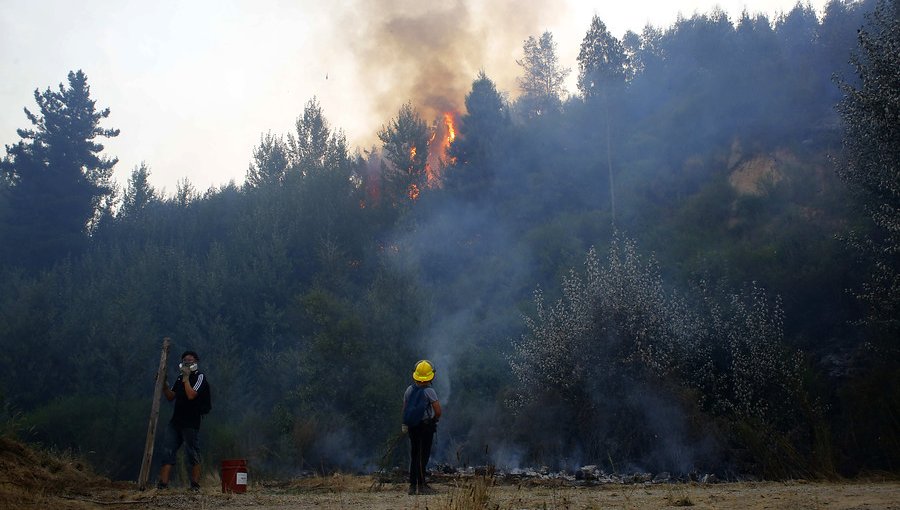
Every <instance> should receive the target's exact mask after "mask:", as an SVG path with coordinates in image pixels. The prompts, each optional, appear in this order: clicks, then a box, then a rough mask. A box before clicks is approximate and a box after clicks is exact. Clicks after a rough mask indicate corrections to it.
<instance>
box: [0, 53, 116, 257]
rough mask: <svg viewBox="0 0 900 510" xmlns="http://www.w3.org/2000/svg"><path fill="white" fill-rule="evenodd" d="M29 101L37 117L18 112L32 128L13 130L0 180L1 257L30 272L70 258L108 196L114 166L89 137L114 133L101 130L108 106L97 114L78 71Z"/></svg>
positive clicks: (85, 81) (111, 189)
mask: <svg viewBox="0 0 900 510" xmlns="http://www.w3.org/2000/svg"><path fill="white" fill-rule="evenodd" d="M34 99H35V101H36V102H37V104H38V107H39V112H38V113H32V112H31V111H29V110H28V109H27V108H26V109H25V115H26V116H27V118H28V120H29V121H30V122H31V124H32V126H33V127H32V129H20V130H18V134H19V136H20V137H21V138H22V139H21V140H20V141H19V142H18V143H17V144H15V145H12V146H9V145H8V146H6V157H5V158H3V160H2V161H0V173H2V175H3V180H4V181H5V182H6V186H5V187H4V188H3V192H4V194H5V195H6V197H5V198H6V200H5V202H6V210H5V212H4V215H3V218H2V224H0V232H2V237H3V242H2V243H0V244H2V246H3V248H0V250H2V260H3V262H5V263H8V264H12V265H19V266H27V267H31V268H37V267H46V266H47V265H50V264H52V263H53V262H55V261H57V260H60V259H62V258H64V257H66V256H68V255H72V254H76V253H78V252H79V251H80V250H81V248H82V247H83V246H84V244H85V243H86V240H87V234H89V233H90V231H91V229H92V227H93V226H95V225H96V224H97V222H98V221H99V219H100V216H101V215H102V214H104V213H105V212H106V207H105V206H106V204H107V203H108V202H109V200H110V198H111V197H112V196H113V193H114V188H113V186H112V183H111V175H112V169H113V166H114V165H115V164H116V162H117V161H118V160H117V159H116V158H112V159H110V158H107V157H106V156H101V155H100V153H101V152H102V151H103V149H104V147H103V145H102V144H100V143H97V142H96V141H95V140H96V139H97V138H98V137H114V136H118V135H119V130H117V129H104V128H101V127H100V122H101V120H102V119H105V118H106V117H108V116H109V108H107V109H104V110H99V111H98V110H97V109H96V107H95V101H94V100H92V99H91V98H90V87H88V84H87V76H86V75H85V74H84V73H83V72H82V71H80V70H79V71H78V72H69V75H68V87H66V86H64V85H63V84H60V85H59V90H58V91H53V90H51V89H50V88H48V89H47V90H45V91H44V92H40V91H39V90H35V91H34Z"/></svg>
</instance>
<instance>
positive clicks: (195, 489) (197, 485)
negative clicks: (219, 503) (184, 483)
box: [191, 482, 200, 492]
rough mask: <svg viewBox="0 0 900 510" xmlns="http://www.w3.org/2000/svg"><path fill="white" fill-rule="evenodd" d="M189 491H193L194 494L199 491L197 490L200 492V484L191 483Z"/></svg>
mask: <svg viewBox="0 0 900 510" xmlns="http://www.w3.org/2000/svg"><path fill="white" fill-rule="evenodd" d="M191 490H192V491H195V492H197V491H199V490H200V484H199V483H197V482H191Z"/></svg>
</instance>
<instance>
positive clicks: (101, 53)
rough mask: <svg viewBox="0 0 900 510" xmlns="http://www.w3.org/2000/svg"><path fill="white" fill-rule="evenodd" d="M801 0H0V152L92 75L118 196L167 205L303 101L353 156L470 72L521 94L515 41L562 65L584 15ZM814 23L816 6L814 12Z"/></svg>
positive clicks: (636, 24) (665, 21) (277, 128)
mask: <svg viewBox="0 0 900 510" xmlns="http://www.w3.org/2000/svg"><path fill="white" fill-rule="evenodd" d="M796 3H797V2H796V0H746V1H727V2H722V1H720V2H715V1H714V0H646V1H641V0H629V1H621V2H612V1H600V0H594V1H588V0H557V1H514V0H482V1H475V0H472V1H466V0H455V1H453V0H448V1H445V2H431V1H421V0H418V1H408V0H358V1H353V0H293V1H290V0H281V1H279V0H253V1H250V0H246V1H226V0H202V1H199V0H183V1H174V0H154V1H136V0H135V1H129V0H107V1H100V0H77V1H73V0H0V47H2V54H0V75H2V76H3V79H2V80H0V143H2V144H4V145H8V144H13V143H15V142H16V141H18V140H19V137H18V135H17V134H16V129H17V128H25V127H30V125H29V123H28V120H27V118H26V117H25V114H24V112H23V110H22V109H23V108H24V107H28V108H29V109H30V110H32V111H35V110H37V106H36V104H35V102H34V97H33V93H34V90H35V89H36V88H39V89H41V90H45V89H46V88H47V87H52V88H54V89H56V88H57V86H58V84H59V83H60V82H65V81H66V75H67V73H68V71H70V70H77V69H82V70H83V71H84V72H85V73H86V74H87V76H88V83H89V85H90V87H91V96H92V97H93V98H94V99H95V100H96V101H97V105H98V107H102V108H106V107H108V108H110V109H111V112H112V113H111V115H110V116H109V118H108V119H106V121H105V122H104V123H103V124H102V126H103V127H107V128H119V129H121V134H120V135H119V137H118V138H115V139H112V140H107V141H106V148H107V150H106V154H108V155H111V156H117V157H118V158H119V163H118V165H117V166H116V173H115V176H116V179H117V181H119V183H120V184H123V185H124V183H125V181H126V179H127V177H128V175H130V173H131V171H132V169H134V168H135V167H136V166H137V165H139V164H140V163H141V162H142V161H145V162H146V163H147V164H148V165H149V167H150V171H151V182H152V183H153V184H154V185H155V186H156V187H158V188H165V190H166V192H167V193H168V194H172V193H173V192H174V190H175V186H176V183H177V182H178V181H179V180H180V179H182V178H185V177H186V178H188V179H189V180H190V181H191V182H192V183H193V184H194V186H195V187H196V188H198V189H199V190H201V191H203V190H206V189H207V188H209V187H210V186H220V185H222V184H225V183H227V182H228V181H230V180H232V179H233V180H235V181H236V182H238V183H241V182H243V179H244V174H245V173H246V170H247V166H248V164H249V162H250V158H251V151H252V149H253V147H254V146H255V145H257V144H258V143H259V139H260V135H261V134H262V133H265V132H267V131H271V132H273V133H276V134H286V133H288V132H291V131H293V126H294V122H295V121H296V119H297V117H298V116H299V115H300V114H301V113H302V111H303V107H304V105H305V104H306V102H307V101H308V100H309V99H311V98H312V97H313V96H315V97H317V98H318V100H319V102H320V103H321V105H322V108H323V110H324V113H325V116H326V118H327V119H328V120H329V122H330V123H331V126H332V127H333V128H340V129H342V130H344V132H345V133H346V135H347V138H348V140H349V141H350V143H351V146H352V147H360V148H367V147H371V146H372V145H373V144H374V143H375V142H376V140H377V137H376V133H377V131H378V130H379V129H380V128H381V126H382V125H384V124H386V123H387V122H388V121H389V120H390V119H391V118H392V117H394V116H395V115H396V113H397V110H398V109H399V108H400V106H401V105H402V104H403V103H405V102H406V101H412V102H413V105H414V106H415V107H416V108H417V109H418V110H419V112H420V114H421V115H422V117H423V118H424V119H425V120H426V121H427V122H431V121H432V120H434V119H435V118H436V116H437V113H438V112H439V111H441V110H445V109H449V108H455V109H457V110H460V109H462V105H463V99H464V97H465V94H466V93H467V92H468V91H469V89H470V87H471V83H472V80H473V79H474V78H475V76H476V75H477V74H478V72H479V70H482V69H483V70H484V71H485V72H486V73H487V75H488V77H490V78H491V79H492V80H494V81H495V82H496V83H497V85H498V88H500V89H501V91H506V92H509V93H510V95H511V97H515V96H516V95H517V90H516V84H515V77H516V76H518V75H519V71H520V68H519V67H518V66H517V65H516V59H517V58H521V56H522V55H521V52H522V43H523V41H524V40H525V39H527V38H528V36H531V35H534V36H539V35H540V34H541V33H542V32H543V31H545V30H549V31H551V32H552V33H553V36H554V40H555V41H556V43H557V47H558V51H559V56H560V61H561V63H562V65H564V66H567V67H571V68H572V70H573V72H572V76H571V77H572V79H571V80H570V82H571V84H572V89H573V91H574V76H575V74H577V71H576V69H577V65H576V56H577V54H578V47H579V45H580V43H581V40H582V39H583V38H584V35H585V33H586V32H587V29H588V27H589V25H590V21H591V17H592V16H593V15H594V14H597V15H598V16H600V18H601V19H602V20H603V21H604V23H606V25H607V27H609V29H610V30H611V32H612V33H613V34H614V35H616V36H617V37H620V38H621V37H622V35H623V34H624V33H625V32H626V31H627V30H633V31H635V32H640V31H641V29H642V28H643V27H644V26H645V25H646V24H648V23H650V24H652V25H654V26H657V27H662V28H665V27H668V26H670V25H671V24H672V23H673V22H674V21H675V20H676V18H677V16H678V15H679V13H681V14H682V15H684V16H685V17H690V16H691V15H693V14H694V13H695V12H699V13H708V12H710V11H711V10H712V9H713V8H714V7H716V6H719V7H721V8H722V9H724V10H725V11H726V12H727V13H728V14H729V16H730V17H731V18H732V21H734V20H735V18H736V17H738V16H739V15H740V13H741V12H742V11H743V10H747V11H748V12H750V13H751V14H755V13H766V14H768V15H769V16H770V18H773V17H774V16H776V15H778V14H780V13H783V12H787V11H789V10H790V9H791V8H792V7H793V6H794V5H795V4H796ZM809 3H810V4H811V5H812V6H813V7H814V8H815V9H816V10H817V12H819V13H820V14H821V12H822V8H823V6H824V4H825V3H826V0H815V1H812V2H809Z"/></svg>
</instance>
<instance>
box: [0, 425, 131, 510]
mask: <svg viewBox="0 0 900 510" xmlns="http://www.w3.org/2000/svg"><path fill="white" fill-rule="evenodd" d="M128 485H129V484H116V483H113V482H111V481H110V480H108V479H106V478H103V477H101V476H98V475H96V474H95V473H94V472H93V471H91V469H90V468H89V466H88V465H87V464H86V463H85V462H83V461H81V460H80V459H78V458H76V457H74V456H72V455H71V454H69V453H62V454H54V453H51V452H45V451H41V450H36V449H34V448H31V447H28V446H26V445H24V444H22V443H20V442H18V441H16V440H13V439H10V438H9V437H6V436H0V509H5V508H22V509H29V508H42V509H43V508H63V509H69V508H73V509H75V508H85V506H84V505H85V504H89V503H90V498H91V494H92V493H93V492H94V490H95V489H97V488H106V489H112V488H117V487H125V486H128ZM89 507H90V505H89V506H88V508H89Z"/></svg>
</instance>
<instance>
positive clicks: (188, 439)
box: [156, 351, 210, 491]
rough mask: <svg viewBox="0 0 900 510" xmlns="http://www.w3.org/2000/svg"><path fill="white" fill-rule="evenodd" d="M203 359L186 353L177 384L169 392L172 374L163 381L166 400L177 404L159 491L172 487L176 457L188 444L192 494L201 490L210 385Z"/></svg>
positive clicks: (192, 353)
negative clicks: (202, 425)
mask: <svg viewBox="0 0 900 510" xmlns="http://www.w3.org/2000/svg"><path fill="white" fill-rule="evenodd" d="M199 362H200V356H198V355H197V353H196V352H194V351H186V352H185V353H184V354H182V355H181V363H179V364H178V368H179V370H180V373H179V374H178V379H176V380H175V384H173V385H172V387H171V388H169V385H168V374H166V377H165V378H164V379H163V383H162V384H163V392H164V393H165V394H166V399H167V400H168V401H169V402H171V401H173V400H174V401H175V410H174V412H173V413H172V419H171V420H170V421H169V425H168V427H167V428H166V437H165V442H164V444H163V449H162V460H161V464H162V467H161V468H160V470H159V482H158V483H157V485H156V488H158V489H166V488H168V487H169V476H170V475H171V474H172V466H174V465H175V455H176V454H177V453H178V449H179V448H180V447H181V445H182V444H184V451H185V454H186V455H187V461H188V464H190V466H191V490H195V491H198V490H200V421H201V420H202V418H203V415H204V414H206V413H207V412H209V403H210V390H209V382H207V380H206V377H205V376H204V375H203V372H200V367H199V365H198V363H199Z"/></svg>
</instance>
